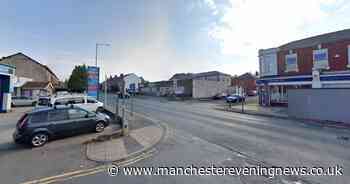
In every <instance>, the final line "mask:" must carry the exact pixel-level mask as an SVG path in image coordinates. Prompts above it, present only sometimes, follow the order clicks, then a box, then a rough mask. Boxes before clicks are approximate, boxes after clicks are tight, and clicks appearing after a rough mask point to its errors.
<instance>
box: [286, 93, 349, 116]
mask: <svg viewBox="0 0 350 184" xmlns="http://www.w3.org/2000/svg"><path fill="white" fill-rule="evenodd" d="M349 104H350V89H290V90H288V115H289V116H291V117H297V118H303V119H316V120H329V121H338V122H345V123H350V113H349V112H348V111H349V110H348V109H349Z"/></svg>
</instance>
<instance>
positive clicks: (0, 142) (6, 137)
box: [0, 107, 33, 151]
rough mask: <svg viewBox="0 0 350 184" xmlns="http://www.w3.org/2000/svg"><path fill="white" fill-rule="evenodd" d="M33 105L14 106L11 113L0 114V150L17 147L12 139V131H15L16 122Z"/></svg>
mask: <svg viewBox="0 0 350 184" xmlns="http://www.w3.org/2000/svg"><path fill="white" fill-rule="evenodd" d="M32 108H33V107H17V108H12V111H11V112H9V113H1V114H0V150H1V151H5V150H7V149H11V148H15V147H16V145H15V144H14V143H13V141H12V133H13V132H14V131H15V127H16V123H17V121H18V119H19V118H20V117H21V116H22V115H23V113H25V112H27V111H30V110H31V109H32Z"/></svg>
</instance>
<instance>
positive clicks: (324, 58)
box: [313, 49, 329, 69]
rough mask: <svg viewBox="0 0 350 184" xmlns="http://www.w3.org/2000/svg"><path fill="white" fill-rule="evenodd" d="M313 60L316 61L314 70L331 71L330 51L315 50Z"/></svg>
mask: <svg viewBox="0 0 350 184" xmlns="http://www.w3.org/2000/svg"><path fill="white" fill-rule="evenodd" d="M313 60H314V69H329V65H328V49H319V50H314V52H313Z"/></svg>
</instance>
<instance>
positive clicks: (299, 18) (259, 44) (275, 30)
mask: <svg viewBox="0 0 350 184" xmlns="http://www.w3.org/2000/svg"><path fill="white" fill-rule="evenodd" d="M230 2H231V5H232V6H231V7H229V8H227V9H226V10H225V15H224V17H223V18H222V20H221V24H224V25H225V26H224V27H223V26H221V25H219V24H218V26H216V27H215V28H214V29H213V30H212V32H210V35H211V36H212V37H214V38H215V39H219V40H221V43H222V45H221V46H222V49H221V50H222V54H224V55H231V56H233V58H235V59H237V60H239V62H236V64H235V63H228V64H227V66H230V67H234V66H236V68H237V66H241V67H243V68H246V70H249V69H250V68H251V67H256V68H257V52H258V50H259V49H263V48H270V47H277V46H279V45H281V44H284V43H287V42H290V41H293V40H296V39H301V38H304V37H307V36H312V35H314V34H319V33H322V32H323V31H324V30H315V29H307V28H310V27H313V26H314V27H317V26H316V25H318V24H325V22H324V21H325V20H328V17H329V16H330V15H331V14H332V13H336V12H331V11H327V8H329V7H334V6H341V7H344V6H345V5H344V2H345V1H343V0H293V1H292V0H291V1H289V0H288V1H287V0H263V1H262V0H231V1H230ZM341 7H340V8H341ZM338 18H339V17H338ZM328 21H329V20H328ZM334 21H336V20H333V22H334ZM327 31H328V30H327ZM238 64H239V65H238ZM235 70H236V71H238V72H239V70H237V69H235Z"/></svg>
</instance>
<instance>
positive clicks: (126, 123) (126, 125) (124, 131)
mask: <svg viewBox="0 0 350 184" xmlns="http://www.w3.org/2000/svg"><path fill="white" fill-rule="evenodd" d="M125 108H126V103H125V99H123V106H122V122H123V125H122V134H123V136H127V135H129V121H128V118H126V115H125Z"/></svg>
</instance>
